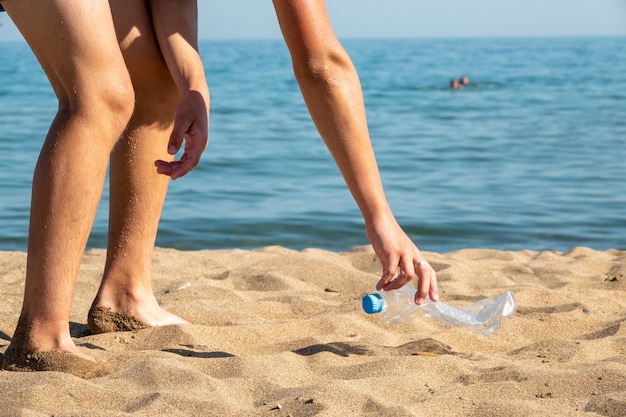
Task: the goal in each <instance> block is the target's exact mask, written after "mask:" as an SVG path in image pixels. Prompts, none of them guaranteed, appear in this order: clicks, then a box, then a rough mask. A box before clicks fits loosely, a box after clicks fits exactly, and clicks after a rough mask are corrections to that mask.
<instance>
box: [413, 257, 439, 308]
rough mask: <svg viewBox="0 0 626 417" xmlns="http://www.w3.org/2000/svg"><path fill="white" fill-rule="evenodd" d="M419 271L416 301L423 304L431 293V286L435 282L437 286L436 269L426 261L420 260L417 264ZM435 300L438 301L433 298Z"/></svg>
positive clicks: (416, 267) (416, 268)
mask: <svg viewBox="0 0 626 417" xmlns="http://www.w3.org/2000/svg"><path fill="white" fill-rule="evenodd" d="M415 272H416V273H417V276H418V280H417V291H416V293H415V303H416V304H417V305H421V304H423V303H424V301H426V297H427V296H429V295H430V294H431V288H432V285H433V283H434V285H435V287H436V285H437V284H436V278H435V271H434V270H433V269H432V267H431V266H430V264H429V263H428V262H426V261H420V262H418V263H417V264H416V265H415ZM433 301H436V300H435V299H433Z"/></svg>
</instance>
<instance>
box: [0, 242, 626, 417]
mask: <svg viewBox="0 0 626 417" xmlns="http://www.w3.org/2000/svg"><path fill="white" fill-rule="evenodd" d="M425 255H426V256H427V258H428V259H429V261H430V262H431V264H432V265H433V267H434V268H435V270H436V271H437V274H438V277H439V284H440V289H441V300H442V301H444V302H446V303H447V304H450V305H453V306H457V307H461V306H465V305H468V304H472V303H473V302H475V301H478V300H480V299H482V298H485V297H488V296H491V295H495V294H500V293H502V292H504V291H512V292H513V294H514V297H515V300H516V303H517V313H516V314H515V316H514V317H513V318H512V319H508V320H505V321H503V323H502V328H501V330H500V331H499V332H498V333H497V334H495V335H492V336H481V335H479V334H476V333H474V332H472V331H470V330H467V329H459V328H452V327H447V326H445V325H443V324H441V323H439V322H436V321H434V320H432V319H429V318H427V317H418V318H416V319H415V320H413V321H412V322H410V323H409V324H404V325H389V324H387V323H385V322H384V321H383V320H382V319H381V317H380V316H376V315H366V314H364V313H363V312H362V310H361V297H362V296H363V295H364V294H366V293H367V292H371V290H372V288H373V286H374V283H375V282H376V280H377V278H378V276H379V271H380V265H379V263H378V261H377V259H376V257H375V255H374V253H373V252H372V251H371V249H370V248H369V247H360V248H355V249H353V250H351V251H349V252H345V253H334V252H328V251H323V250H319V249H306V250H303V251H293V250H290V249H286V248H283V247H278V246H275V247H266V248H262V249H258V250H249V251H248V250H223V251H220V250H206V251H188V252H181V251H177V250H173V249H157V251H156V254H155V258H154V261H153V267H154V268H153V276H154V283H155V288H156V293H157V298H158V299H159V301H160V302H161V304H162V305H163V306H164V307H165V308H167V309H168V310H170V311H172V312H173V313H175V314H178V315H179V316H181V317H183V318H185V319H186V320H188V321H190V322H191V323H193V324H190V325H183V326H169V327H162V328H150V329H143V330H138V331H134V332H123V333H107V334H99V335H93V334H90V332H89V330H88V329H87V326H86V317H87V311H88V309H89V307H90V304H91V302H92V299H93V296H94V294H95V292H96V289H97V287H98V284H99V280H100V275H101V271H102V267H103V265H104V260H105V251H104V250H90V251H88V252H86V253H85V256H84V259H83V261H82V266H81V271H80V275H79V277H78V284H77V287H76V293H75V296H74V303H73V308H72V317H71V331H72V335H73V337H75V341H76V343H77V344H78V345H79V346H81V347H82V349H84V350H85V351H86V352H88V353H90V354H91V355H92V356H95V357H96V358H97V359H98V360H99V361H103V362H105V363H106V364H107V366H108V369H109V372H108V373H107V374H106V375H104V376H100V377H97V378H92V379H82V378H79V377H76V376H74V375H71V374H65V373H60V372H8V371H1V372H0V415H1V416H50V415H54V416H123V415H140V416H143V415H145V416H157V415H158V416H277V417H278V416H368V415H372V416H374V415H376V416H447V417H450V416H520V417H521V416H524V417H529V416H608V417H617V416H622V417H623V416H626V324H625V322H626V251H617V250H606V251H594V250H591V249H588V248H582V247H580V248H575V249H573V250H571V251H568V252H566V253H562V252H553V251H542V252H536V251H530V250H527V251H519V252H505V251H496V250H483V249H480V250H478V249H465V250H461V251H457V252H451V253H443V254H440V253H432V252H431V253H429V252H426V253H425ZM25 261H26V254H25V253H22V252H0V294H1V297H2V301H3V302H2V303H1V304H0V312H1V314H0V353H3V352H4V351H5V349H6V347H7V346H8V344H9V341H10V338H11V336H12V334H13V330H14V328H15V325H16V322H17V318H18V314H19V309H20V307H21V302H22V293H23V285H24V271H25Z"/></svg>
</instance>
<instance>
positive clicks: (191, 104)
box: [154, 91, 209, 180]
mask: <svg viewBox="0 0 626 417" xmlns="http://www.w3.org/2000/svg"><path fill="white" fill-rule="evenodd" d="M183 141H184V142H185V150H184V152H183V155H182V156H181V157H180V160H179V161H172V162H167V161H163V160H158V161H155V163H154V165H155V166H156V167H157V172H158V173H159V174H164V175H169V176H170V177H171V178H172V179H173V180H175V179H177V178H180V177H182V176H183V175H185V174H187V173H188V172H189V171H191V170H192V169H193V168H194V167H195V166H196V165H198V162H200V156H201V155H202V152H204V150H205V149H206V147H207V146H208V144H209V116H208V106H207V100H205V99H204V97H203V96H202V94H200V93H198V92H196V91H191V92H189V93H188V94H187V95H186V96H185V97H184V98H183V99H182V100H181V102H180V104H179V105H178V108H177V109H176V115H175V116H174V128H173V129H172V134H171V135H170V140H169V143H168V147H167V152H168V153H169V154H170V155H176V153H177V152H178V151H179V150H180V147H181V145H182V143H183Z"/></svg>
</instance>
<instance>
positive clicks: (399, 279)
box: [384, 258, 415, 291]
mask: <svg viewBox="0 0 626 417" xmlns="http://www.w3.org/2000/svg"><path fill="white" fill-rule="evenodd" d="M398 268H399V269H400V273H399V274H398V275H397V276H396V277H395V278H394V279H392V280H391V281H390V282H389V284H387V285H386V286H385V288H384V289H385V291H391V290H397V289H398V288H401V287H403V286H404V285H405V284H406V283H407V282H409V281H411V280H412V279H413V278H415V267H414V266H413V262H412V258H410V259H409V258H402V259H401V260H400V263H399V264H398Z"/></svg>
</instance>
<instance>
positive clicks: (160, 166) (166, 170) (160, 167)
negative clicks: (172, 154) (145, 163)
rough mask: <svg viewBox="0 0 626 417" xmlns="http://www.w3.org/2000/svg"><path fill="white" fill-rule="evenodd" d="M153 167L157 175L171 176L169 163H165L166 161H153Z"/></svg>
mask: <svg viewBox="0 0 626 417" xmlns="http://www.w3.org/2000/svg"><path fill="white" fill-rule="evenodd" d="M154 166H156V169H157V173H159V174H163V175H172V166H171V162H167V161H163V160H160V159H159V160H158V161H154Z"/></svg>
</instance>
